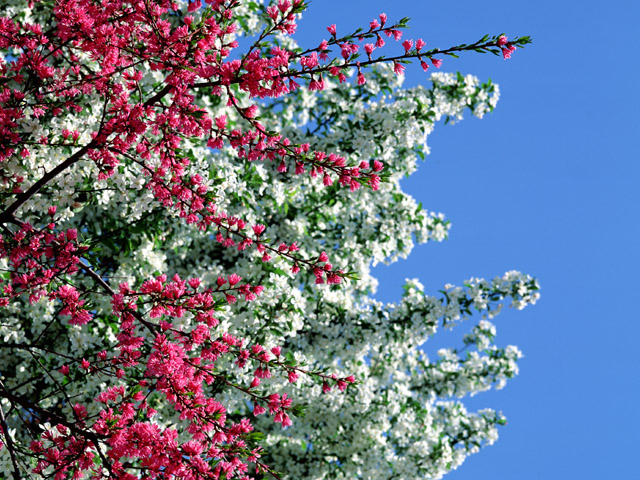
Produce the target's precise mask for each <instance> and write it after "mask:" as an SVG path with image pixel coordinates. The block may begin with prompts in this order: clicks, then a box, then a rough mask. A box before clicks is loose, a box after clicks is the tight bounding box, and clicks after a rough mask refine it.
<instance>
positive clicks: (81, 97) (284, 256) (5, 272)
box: [0, 0, 538, 480]
mask: <svg viewBox="0 0 640 480" xmlns="http://www.w3.org/2000/svg"><path fill="white" fill-rule="evenodd" d="M305 8H306V6H305V4H304V2H303V0H293V1H290V0H280V1H278V2H277V3H275V2H274V3H273V4H271V5H263V4H262V2H252V1H240V0H207V1H206V4H205V5H202V4H201V1H200V0H196V1H194V2H188V3H186V2H182V1H176V2H173V1H169V0H109V1H97V0H42V1H30V2H28V3H27V2H23V1H19V0H8V1H7V2H5V3H4V6H3V11H2V12H0V16H1V18H0V52H1V53H2V58H1V59H0V173H1V175H2V183H1V184H0V189H1V195H2V202H3V204H2V210H1V212H0V225H1V227H2V235H1V236H0V258H1V260H0V261H1V262H2V266H1V268H2V271H1V273H0V276H1V278H2V280H1V281H2V289H1V290H0V292H1V293H0V307H1V308H0V351H1V355H0V374H1V379H0V426H1V429H0V439H1V443H2V449H1V450H0V471H2V472H4V474H5V477H4V478H14V479H19V478H25V477H28V478H55V479H63V478H83V477H85V478H113V479H123V480H124V479H135V478H187V479H219V478H234V477H237V478H245V479H248V478H263V477H275V478H280V477H283V476H286V477H288V478H349V479H351V478H376V479H380V478H439V477H440V476H442V475H443V474H444V473H446V472H447V471H449V470H450V469H452V468H455V467H457V466H458V465H459V464H460V463H461V462H462V461H463V460H464V458H465V457H466V456H467V455H469V454H471V453H473V452H476V451H477V450H478V449H479V448H480V447H482V446H483V445H486V444H490V443H492V442H493V441H494V440H495V438H496V436H497V434H496V426H497V425H499V424H501V423H504V419H503V417H502V416H501V415H500V414H497V413H496V412H494V411H491V410H483V411H480V412H476V413H470V412H467V411H466V410H465V408H464V406H463V404H462V403H461V402H460V400H459V398H462V397H464V396H466V395H473V394H474V393H477V392H480V391H483V390H487V389H489V388H492V387H494V386H496V387H497V388H500V387H502V386H503V385H504V383H505V381H506V379H507V378H510V377H512V376H513V375H514V374H515V373H516V372H517V366H516V361H517V359H518V357H519V356H520V353H519V351H518V350H517V349H516V348H515V347H511V346H509V347H506V348H499V347H497V346H495V345H494V344H493V338H494V335H495V328H494V327H493V325H492V324H491V323H490V322H489V321H488V320H487V318H490V317H492V316H493V315H495V314H496V313H498V312H499V311H500V307H501V305H502V304H503V303H505V302H508V301H510V302H511V305H512V306H514V307H516V308H518V309H520V308H523V307H524V306H526V305H527V304H530V303H535V301H536V299H537V297H538V293H537V290H538V286H537V283H536V281H535V280H534V279H532V278H531V277H529V276H527V275H523V274H520V273H517V272H509V273H507V274H505V275H504V276H503V277H498V278H496V279H494V280H493V281H486V280H481V279H474V280H470V281H468V282H465V284H464V286H462V287H453V286H446V287H445V288H444V290H442V292H441V295H439V296H429V295H427V294H425V293H424V292H423V288H422V286H421V285H420V283H419V282H418V281H410V282H408V283H407V285H406V286H405V294H404V297H403V299H402V300H401V301H400V302H399V303H398V304H382V303H380V302H377V301H376V300H375V299H374V298H372V296H373V295H374V293H375V290H376V280H375V279H374V278H373V277H372V276H371V272H370V269H371V266H372V264H373V265H375V264H376V263H378V262H381V261H382V262H392V261H395V260H397V259H398V258H400V257H406V255H408V253H409V252H410V251H411V249H412V247H413V245H414V242H415V241H418V242H427V241H441V240H443V239H444V238H445V237H446V236H447V232H448V228H449V223H448V222H447V221H446V220H444V217H443V216H442V215H440V214H434V213H430V212H427V211H425V210H423V209H422V208H421V206H420V205H418V204H416V202H415V201H414V200H413V198H411V197H410V196H409V195H407V194H406V193H404V192H403V191H402V190H401V188H400V185H399V180H400V178H402V177H403V176H405V175H408V174H411V173H412V172H413V171H414V170H415V168H416V157H417V156H423V157H424V154H425V153H427V152H428V150H427V147H426V138H427V135H428V134H429V133H430V132H431V130H432V128H433V125H434V122H436V121H438V120H439V119H440V118H442V117H447V118H451V119H454V120H457V119H461V118H462V114H463V111H464V110H465V109H467V108H469V109H470V110H471V111H472V112H473V113H474V114H475V115H476V116H478V117H482V115H483V114H484V113H485V112H488V111H491V110H492V109H493V107H494V106H495V104H496V101H497V99H498V94H499V91H498V87H497V86H496V85H494V84H491V83H490V82H489V83H484V84H481V83H479V82H478V80H477V79H476V78H474V77H472V76H466V77H463V76H462V75H460V74H458V75H457V76H456V75H450V74H440V73H436V74H433V75H432V77H431V82H432V85H431V87H430V88H429V89H426V88H422V87H418V88H413V89H406V90H403V89H401V88H400V86H401V79H402V76H401V74H402V72H403V70H404V64H405V63H407V62H408V61H411V60H415V61H418V62H420V64H421V65H422V68H423V69H424V70H425V71H426V70H427V69H429V68H433V67H436V68H439V67H440V66H441V64H442V62H443V58H444V57H445V56H447V55H448V56H453V57H455V56H456V54H457V53H460V52H466V51H477V52H493V53H496V54H500V53H502V55H503V56H504V57H505V58H509V57H510V56H511V54H512V52H513V51H515V50H516V47H520V46H523V45H525V44H527V43H528V42H529V39H528V38H527V37H522V38H516V39H514V40H512V41H509V40H508V38H507V37H506V36H504V35H498V36H494V37H490V36H486V37H484V38H482V39H481V40H479V41H478V42H475V43H472V44H462V45H458V46H454V47H451V48H448V49H444V50H440V49H428V48H427V47H426V44H425V42H424V41H422V40H421V39H404V38H403V29H404V27H405V26H406V22H407V20H406V19H403V20H401V21H399V22H396V23H391V22H390V21H388V19H387V18H386V16H385V15H384V14H381V15H379V17H376V19H375V20H373V21H372V22H371V23H370V24H369V25H367V26H365V27H364V28H363V29H360V30H358V31H356V32H352V33H348V34H343V33H342V32H340V33H339V32H338V29H337V27H336V26H335V25H331V26H329V27H328V29H327V30H328V35H327V38H326V40H324V41H323V42H322V43H321V44H320V45H318V46H312V47H311V48H308V49H305V48H301V47H299V46H298V45H297V44H296V43H295V42H294V40H293V39H292V37H291V35H292V34H293V33H294V32H295V30H296V20H297V18H298V17H299V14H300V13H301V12H302V11H303V10H304V9H305ZM396 41H397V42H398V44H401V46H400V45H399V46H397V47H395V46H394V45H389V46H385V42H391V43H394V42H396ZM385 48H388V49H389V52H388V53H387V52H385V53H386V56H383V55H382V52H383V50H384V49H385ZM394 48H395V49H396V50H395V51H394V50H393V49H394ZM473 311H477V312H480V314H481V316H482V317H483V318H482V319H481V320H479V321H478V323H477V325H476V326H475V327H474V328H473V330H472V333H471V334H469V335H467V336H465V340H464V342H465V350H466V351H465V353H464V355H463V354H462V351H456V350H454V349H449V350H442V351H441V352H439V359H438V360H436V361H431V360H429V359H428V358H427V357H426V355H425V354H424V352H423V351H422V350H421V349H420V346H421V345H422V344H423V343H424V342H425V341H426V340H427V339H428V338H429V337H430V336H431V335H433V334H434V333H435V332H436V330H437V328H438V326H439V325H442V326H444V327H451V326H453V325H455V324H457V323H459V322H460V321H462V320H464V319H467V318H468V317H470V316H471V315H472V313H473ZM456 397H457V399H456ZM294 416H295V417H297V418H295V420H293V419H292V417H294ZM280 472H281V473H280Z"/></svg>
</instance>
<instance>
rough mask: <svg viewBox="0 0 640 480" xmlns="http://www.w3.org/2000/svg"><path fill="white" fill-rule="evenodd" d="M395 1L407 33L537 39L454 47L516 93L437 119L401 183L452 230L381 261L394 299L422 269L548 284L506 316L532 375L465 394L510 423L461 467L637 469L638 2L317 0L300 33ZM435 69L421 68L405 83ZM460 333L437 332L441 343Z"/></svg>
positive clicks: (504, 329)
mask: <svg viewBox="0 0 640 480" xmlns="http://www.w3.org/2000/svg"><path fill="white" fill-rule="evenodd" d="M380 12H385V13H387V14H388V16H389V20H391V21H394V20H398V19H400V18H402V17H404V16H409V17H411V23H410V26H411V27H412V28H411V30H409V31H408V32H406V33H405V35H408V36H409V37H410V38H418V37H422V38H423V39H424V40H426V41H427V44H428V46H430V47H440V48H446V47H448V46H451V45H455V44H459V43H472V42H474V41H476V40H478V39H479V38H480V37H482V36H483V35H484V34H486V33H490V34H499V33H501V32H506V33H507V35H510V36H516V35H519V36H522V35H531V36H532V37H533V41H534V43H533V45H530V46H528V47H527V48H526V49H525V50H518V51H517V52H515V54H514V56H513V58H512V59H511V60H510V61H504V60H502V58H498V57H494V56H493V55H481V54H466V55H464V56H462V57H461V58H460V59H459V60H456V59H453V58H449V57H447V58H445V59H444V61H445V63H444V65H443V68H442V70H443V71H453V72H455V71H461V72H462V73H465V74H466V73H472V74H474V75H477V76H478V77H479V78H480V79H481V80H482V81H484V80H486V79H487V78H489V77H490V78H491V79H492V80H493V81H494V82H496V83H498V84H499V85H500V87H501V92H502V97H501V100H500V102H499V103H498V106H497V108H496V110H495V111H494V113H493V114H491V115H488V116H486V117H485V118H484V119H483V120H477V119H475V118H472V117H471V116H470V115H467V118H466V119H465V120H464V121H463V122H461V123H459V124H457V125H454V126H444V125H441V126H438V127H437V128H436V130H435V132H434V133H433V135H431V136H430V137H429V144H430V146H431V155H430V156H428V157H427V159H426V161H425V163H423V164H422V165H421V166H420V169H419V171H418V172H417V173H416V174H415V175H414V176H413V177H412V178H411V179H409V180H407V181H406V182H405V184H404V185H405V187H406V189H407V190H408V191H409V192H410V193H412V194H413V195H414V196H415V197H416V198H418V199H419V200H421V201H422V202H423V205H424V206H425V208H427V209H429V210H434V211H438V212H443V213H445V214H446V215H447V218H449V219H450V220H451V221H452V224H453V227H452V230H451V235H450V238H449V239H448V240H447V241H446V242H444V243H442V244H428V245H425V246H422V247H418V248H417V249H415V250H414V252H413V254H412V255H411V257H410V260H409V261H404V262H400V263H398V264H395V265H393V266H391V267H382V268H378V269H377V271H376V272H377V275H378V277H379V278H381V288H380V292H379V298H380V299H382V300H387V301H395V300H397V299H398V298H399V297H400V295H401V285H402V284H403V282H404V279H405V278H407V277H417V278H419V279H420V280H421V281H422V282H423V283H424V284H425V286H426V290H427V291H428V293H432V294H437V291H438V289H440V288H441V287H442V286H443V285H444V284H445V283H454V284H461V283H462V281H463V280H465V279H467V278H469V277H472V276H484V277H488V278H492V277H494V276H496V275H501V274H503V273H504V272H505V271H508V270H512V269H517V270H521V271H523V272H526V273H529V274H532V275H534V276H536V277H537V278H538V279H539V280H540V283H541V285H542V298H541V300H540V301H539V302H538V304H537V305H536V306H534V307H528V308H527V309H526V310H524V311H522V312H517V311H506V312H504V313H503V314H502V315H500V316H499V317H497V318H496V319H495V323H496V325H497V328H498V336H497V343H498V345H502V346H506V345H508V344H515V345H518V346H519V347H520V348H521V349H522V350H523V352H524V354H525V358H523V359H522V360H521V362H520V375H519V376H518V377H517V378H515V379H514V380H512V381H511V382H510V383H509V384H508V385H507V387H506V388H505V389H504V390H501V391H497V392H488V393H484V394H480V395H478V396H476V397H474V398H473V399H470V400H469V401H468V402H467V405H468V406H469V408H472V409H478V408H483V407H491V408H495V409H497V410H502V411H503V412H504V413H505V415H506V416H507V418H508V421H509V424H508V425H507V426H506V427H503V428H502V429H501V431H500V439H499V440H498V442H497V443H496V444H495V445H493V446H492V447H489V448H486V449H484V450H482V451H481V452H480V453H479V454H477V455H474V456H472V457H471V458H469V459H468V460H467V462H465V464H463V465H462V467H460V468H459V469H458V470H457V471H455V472H452V473H451V474H449V475H448V476H447V477H446V478H448V479H449V480H471V479H473V480H484V479H510V480H533V479H545V480H556V479H557V480H560V479H562V480H566V479H582V480H591V479H594V480H595V479H598V480H602V479H607V478H620V479H640V462H639V461H638V453H637V449H638V436H639V435H640V414H639V413H638V405H639V404H640V375H639V371H638V370H639V367H640V360H639V355H638V354H639V353H640V322H639V320H640V318H639V315H638V311H639V309H638V304H639V300H640V280H639V278H640V272H639V267H640V259H639V253H638V252H639V248H638V247H639V243H640V242H639V240H640V227H639V226H638V223H639V220H640V218H639V216H638V213H637V209H638V205H639V204H640V202H639V200H640V188H639V181H640V165H639V162H638V160H639V154H638V143H639V140H640V128H639V124H638V113H639V110H640V94H639V91H640V87H639V86H638V82H639V81H640V56H639V55H638V53H637V52H638V50H637V34H638V33H640V32H639V26H640V2H637V1H632V0H628V1H623V0H613V1H608V2H594V1H590V0H587V1H583V2H567V1H565V2H562V1H552V0H536V1H533V2H507V3H504V2H502V3H495V2H494V3H488V2H478V1H471V0H459V1H456V2H450V1H442V0H440V1H438V2H435V1H432V0H396V1H383V0H339V1H338V0H315V1H314V2H312V4H311V6H310V8H309V10H308V11H307V13H306V14H305V16H304V18H303V20H302V22H301V23H300V28H299V34H298V35H296V37H297V38H298V40H299V41H300V43H301V44H302V45H303V46H311V45H313V46H315V45H317V43H319V41H320V40H321V39H322V38H325V37H327V35H328V34H327V33H326V30H325V27H326V26H327V25H329V24H331V23H336V24H337V26H338V32H339V33H340V32H343V33H347V32H349V31H352V30H353V29H355V28H356V27H358V26H362V27H367V26H368V22H369V21H370V20H372V19H373V18H374V17H375V16H377V14H378V13H380ZM426 78H427V77H426V75H425V74H424V73H422V71H421V70H419V69H408V75H407V82H406V85H407V86H411V85H416V84H418V83H421V82H423V83H425V82H426ZM461 333H463V332H455V331H454V332H451V333H447V334H445V335H441V334H440V333H439V334H437V335H436V336H435V337H434V338H433V342H430V343H432V345H429V346H428V347H427V349H428V351H429V352H431V351H435V350H436V349H437V348H436V347H441V346H451V347H456V346H459V345H460V340H459V338H460V337H461Z"/></svg>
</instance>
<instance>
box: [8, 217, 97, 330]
mask: <svg viewBox="0 0 640 480" xmlns="http://www.w3.org/2000/svg"><path fill="white" fill-rule="evenodd" d="M49 214H50V216H51V217H53V215H54V214H55V207H51V208H50V209H49ZM77 239H78V233H77V232H76V230H75V229H68V230H66V231H65V232H59V233H57V234H56V233H55V224H54V223H53V222H51V223H49V224H48V225H47V226H46V227H45V228H43V229H40V230H37V229H35V228H34V227H33V226H31V224H29V223H23V224H22V225H20V229H19V230H18V231H17V232H16V233H15V234H14V235H12V236H9V237H8V238H5V237H3V236H2V235H0V258H7V259H8V260H9V265H10V269H9V277H10V280H9V282H7V283H6V284H5V285H4V286H3V287H2V294H0V307H5V306H7V305H9V301H10V300H11V299H12V298H15V297H18V296H21V295H23V294H25V293H28V295H29V301H30V302H31V303H35V302H37V301H38V300H39V299H40V298H42V297H46V298H48V299H49V300H51V301H53V300H55V299H58V300H60V302H61V303H62V305H63V308H62V310H61V312H60V314H61V315H68V316H70V317H71V318H70V320H69V323H70V324H72V325H84V324H86V323H87V322H89V321H90V320H91V318H92V316H91V314H90V313H89V312H88V311H87V310H86V309H85V308H84V307H83V305H84V303H85V302H84V300H82V299H81V298H80V292H79V291H78V290H77V289H76V288H75V287H74V286H73V285H70V284H68V283H65V277H67V276H70V275H73V274H75V273H77V272H78V268H79V264H80V262H81V260H80V255H82V253H83V252H84V251H86V250H87V247H83V246H80V245H78V242H77ZM0 283H4V281H2V280H0Z"/></svg>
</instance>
